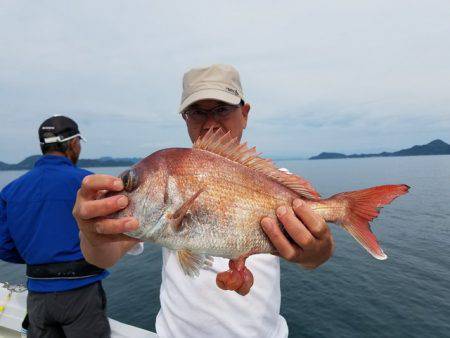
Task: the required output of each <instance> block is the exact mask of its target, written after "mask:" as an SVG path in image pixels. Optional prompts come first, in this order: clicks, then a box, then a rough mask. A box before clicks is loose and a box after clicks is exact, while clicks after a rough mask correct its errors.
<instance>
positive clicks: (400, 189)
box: [323, 184, 409, 260]
mask: <svg viewBox="0 0 450 338" xmlns="http://www.w3.org/2000/svg"><path fill="white" fill-rule="evenodd" d="M408 190H409V186H407V185H405V184H400V185H382V186H377V187H373V188H368V189H363V190H357V191H350V192H343V193H340V194H336V195H334V196H332V197H330V198H328V199H326V200H323V201H324V202H328V203H331V205H334V206H335V207H336V206H339V207H338V209H340V212H339V211H338V212H337V213H335V215H337V218H335V219H333V220H329V221H332V222H335V223H339V224H340V225H341V226H342V227H343V228H344V229H345V230H347V231H348V232H349V233H350V235H352V236H353V237H354V238H355V239H356V240H357V241H358V242H359V244H361V245H362V246H363V247H364V248H365V249H366V250H367V251H368V252H369V253H370V254H371V255H372V256H373V257H375V258H376V259H380V260H384V259H386V258H387V256H386V254H385V253H384V252H383V250H382V249H381V247H380V245H379V244H378V241H377V238H376V237H375V235H374V234H373V232H372V231H371V229H370V223H369V222H370V221H372V220H373V219H374V218H376V217H377V216H378V215H379V213H380V209H381V208H382V207H383V206H385V205H387V204H389V203H391V202H392V201H393V200H394V199H395V198H397V197H399V196H401V195H404V194H406V193H407V192H408ZM328 203H326V204H328Z"/></svg>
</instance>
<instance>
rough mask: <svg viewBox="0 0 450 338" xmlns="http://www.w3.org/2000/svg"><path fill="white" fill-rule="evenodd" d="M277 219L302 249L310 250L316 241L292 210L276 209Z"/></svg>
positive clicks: (282, 207) (285, 208) (283, 207)
mask: <svg viewBox="0 0 450 338" xmlns="http://www.w3.org/2000/svg"><path fill="white" fill-rule="evenodd" d="M277 217H278V219H279V220H280V222H281V223H282V224H283V226H284V228H285V229H286V231H287V233H288V234H289V236H291V238H292V239H293V240H294V242H295V243H296V244H297V245H298V246H300V247H301V248H302V249H307V248H310V247H311V246H312V245H313V243H314V241H316V239H315V238H314V236H313V235H312V234H311V232H310V231H309V230H308V228H307V227H305V225H304V224H303V223H302V221H301V220H300V219H299V218H298V217H297V215H296V214H295V213H294V211H293V210H292V208H288V207H285V206H281V207H279V208H278V209H277Z"/></svg>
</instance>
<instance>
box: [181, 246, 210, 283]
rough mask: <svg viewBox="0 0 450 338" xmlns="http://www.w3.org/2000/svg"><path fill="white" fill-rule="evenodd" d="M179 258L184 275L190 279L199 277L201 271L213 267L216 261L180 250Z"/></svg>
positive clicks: (206, 256)
mask: <svg viewBox="0 0 450 338" xmlns="http://www.w3.org/2000/svg"><path fill="white" fill-rule="evenodd" d="M177 258H178V262H179V263H180V266H181V269H182V270H183V272H184V274H185V275H187V276H189V277H198V276H199V275H200V269H205V268H209V267H211V266H212V263H213V261H214V259H213V257H211V256H208V255H204V254H196V253H193V252H192V251H190V250H187V249H183V250H178V251H177Z"/></svg>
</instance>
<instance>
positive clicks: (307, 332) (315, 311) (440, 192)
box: [0, 156, 450, 337]
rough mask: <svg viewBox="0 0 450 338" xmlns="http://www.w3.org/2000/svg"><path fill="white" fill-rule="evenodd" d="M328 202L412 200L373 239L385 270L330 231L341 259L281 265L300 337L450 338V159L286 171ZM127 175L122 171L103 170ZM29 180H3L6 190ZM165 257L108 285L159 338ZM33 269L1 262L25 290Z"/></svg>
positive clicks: (127, 313) (5, 176)
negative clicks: (403, 188) (381, 190)
mask: <svg viewBox="0 0 450 338" xmlns="http://www.w3.org/2000/svg"><path fill="white" fill-rule="evenodd" d="M278 165H279V166H283V167H286V168H289V169H290V170H291V171H293V172H296V173H299V174H301V175H302V176H304V177H305V178H307V179H308V180H310V181H311V182H312V183H313V185H314V186H315V187H316V189H317V190H318V191H319V192H321V194H322V196H325V197H328V196H330V195H332V194H335V193H338V192H342V191H349V190H356V189H361V188H366V187H369V186H374V185H380V184H392V183H405V184H408V185H410V186H411V190H410V193H409V194H408V195H406V196H403V197H401V198H399V199H398V200H396V201H394V203H393V204H392V205H391V206H389V207H386V208H385V209H384V210H383V212H382V214H381V215H380V217H378V218H377V219H376V220H375V221H374V222H373V226H372V229H373V230H374V232H375V234H376V235H377V237H378V239H379V241H380V242H381V245H382V247H383V249H384V251H385V252H386V254H387V255H388V256H389V259H388V260H386V261H377V260H375V259H373V258H372V257H371V256H369V255H368V254H367V253H366V252H365V251H364V250H363V249H362V248H361V247H360V246H359V244H357V243H356V242H355V241H354V240H353V238H352V237H351V236H350V235H348V234H347V233H345V231H343V230H341V229H340V228H338V227H337V226H335V225H331V228H332V232H333V236H334V238H335V242H336V249H335V252H334V255H333V257H332V258H331V259H330V260H329V261H328V262H327V263H326V264H325V265H324V266H322V267H320V268H319V269H316V270H314V271H306V270H303V269H301V268H298V267H297V266H295V265H293V264H290V263H285V262H282V276H281V278H282V280H281V282H282V283H281V284H282V295H283V296H282V307H281V312H282V314H283V315H284V316H285V318H286V320H287V322H288V325H289V329H290V336H291V337H450V245H449V244H450V156H420V157H397V158H368V159H345V160H320V161H280V162H278ZM93 170H94V171H95V172H97V173H108V174H114V175H116V174H118V173H120V172H121V171H122V170H123V168H95V169H93ZM21 174H23V172H14V171H12V172H0V187H3V186H4V185H5V184H6V183H8V182H9V181H10V180H12V179H14V178H16V177H18V176H19V175H21ZM160 269H161V250H160V248H159V247H158V246H156V245H147V246H146V250H145V253H144V254H143V255H140V256H136V257H125V258H124V259H123V260H122V261H121V262H119V264H117V266H115V267H114V268H113V269H111V272H112V273H111V276H110V277H109V278H108V279H107V280H105V282H104V284H105V288H106V291H107V293H108V301H109V304H108V311H109V315H110V316H111V317H113V318H115V319H118V320H121V321H123V322H126V323H129V324H132V325H137V326H140V327H143V328H146V329H150V330H154V320H155V317H156V314H157V312H158V309H159V298H158V296H159V285H160V283H161V276H160ZM23 274H24V268H23V267H21V266H17V265H13V264H7V263H3V262H0V280H7V281H10V282H15V283H18V282H22V283H23V282H24V281H25V279H24V278H23Z"/></svg>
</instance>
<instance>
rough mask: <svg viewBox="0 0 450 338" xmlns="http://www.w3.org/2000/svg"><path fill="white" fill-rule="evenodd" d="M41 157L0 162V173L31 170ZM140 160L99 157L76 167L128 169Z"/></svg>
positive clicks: (85, 160)
mask: <svg viewBox="0 0 450 338" xmlns="http://www.w3.org/2000/svg"><path fill="white" fill-rule="evenodd" d="M41 156H42V155H33V156H29V157H27V158H26V159H24V160H23V161H21V162H19V163H16V164H8V163H4V162H1V161H0V171H2V170H30V169H31V168H33V166H34V163H35V162H36V161H37V160H38V159H39V158H40V157H41ZM140 160H141V159H140V158H138V157H123V158H113V157H101V158H98V159H79V160H78V163H77V166H78V167H82V168H94V167H129V166H132V165H133V164H135V163H137V162H139V161H140Z"/></svg>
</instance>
